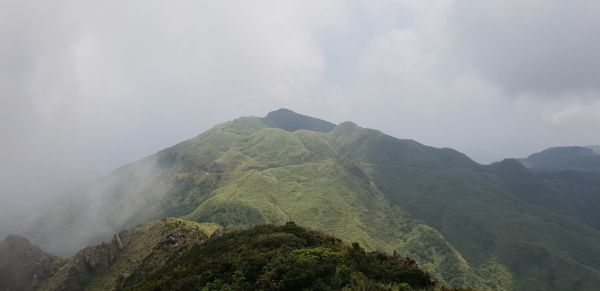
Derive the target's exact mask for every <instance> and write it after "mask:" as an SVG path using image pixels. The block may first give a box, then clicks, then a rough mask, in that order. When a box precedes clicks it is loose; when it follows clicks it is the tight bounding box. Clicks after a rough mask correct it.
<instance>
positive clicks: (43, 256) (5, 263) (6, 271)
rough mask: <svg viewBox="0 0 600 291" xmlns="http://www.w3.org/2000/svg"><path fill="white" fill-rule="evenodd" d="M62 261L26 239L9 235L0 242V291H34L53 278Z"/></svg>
mask: <svg viewBox="0 0 600 291" xmlns="http://www.w3.org/2000/svg"><path fill="white" fill-rule="evenodd" d="M60 265H61V260H60V259H59V258H57V257H55V256H52V255H50V254H48V253H46V252H44V251H42V250H41V249H40V248H38V247H37V246H35V245H33V244H31V243H30V242H29V241H28V240H27V239H26V238H24V237H20V236H16V235H9V236H7V237H6V238H5V239H4V240H2V241H1V242H0V290H6V291H12V290H15V291H16V290H34V289H36V288H37V287H38V286H39V284H40V282H41V281H43V280H45V279H47V278H49V277H50V276H52V275H53V274H54V273H56V271H57V270H58V268H59V267H60Z"/></svg>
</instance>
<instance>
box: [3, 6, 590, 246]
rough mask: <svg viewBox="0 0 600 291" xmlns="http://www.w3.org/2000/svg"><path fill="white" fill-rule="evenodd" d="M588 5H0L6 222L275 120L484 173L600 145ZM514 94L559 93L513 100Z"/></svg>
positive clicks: (4, 208)
mask: <svg viewBox="0 0 600 291" xmlns="http://www.w3.org/2000/svg"><path fill="white" fill-rule="evenodd" d="M498 3H505V4H498ZM495 5H502V6H501V7H495ZM598 7H599V5H598V4H596V2H595V1H569V2H559V1H556V0H552V1H518V2H517V1H509V2H506V1H502V2H500V1H495V2H492V1H469V2H467V1H448V0H399V1H372V0H368V1H367V0H364V1H363V0H361V1H342V0H331V1H324V0H314V1H252V2H248V1H184V0H182V1H175V2H169V3H167V2H164V1H99V2H88V1H85V2H83V1H74V0H73V1H68V0H64V1H61V0H57V1H43V2H40V1H16V0H15V1H11V0H4V1H3V0H0V119H1V122H0V138H1V139H2V140H1V142H0V160H2V163H0V223H2V222H6V221H8V219H6V217H7V214H10V213H12V212H16V213H17V214H20V213H22V212H24V211H23V208H26V207H31V206H32V205H35V204H44V202H45V201H46V200H52V198H53V197H55V196H56V195H59V194H60V193H64V192H68V190H69V189H72V188H75V187H77V186H78V185H80V184H82V183H84V182H85V181H88V180H90V179H92V178H94V177H97V176H100V175H102V174H104V173H106V172H108V171H110V170H111V169H114V168H116V167H118V166H121V165H123V164H126V163H129V162H132V161H135V160H138V159H140V158H142V157H144V156H147V155H150V154H152V153H154V152H156V151H158V150H160V149H162V148H165V147H167V146H170V145H173V144H175V143H177V142H180V141H182V140H184V139H186V138H190V137H193V136H195V135H197V134H199V133H200V132H202V131H204V130H206V129H208V128H209V127H210V126H212V125H214V124H217V123H219V122H223V121H226V120H230V119H233V118H236V117H238V116H243V115H263V114H265V113H267V112H268V111H270V110H273V109H276V108H281V107H286V108H290V109H293V110H295V111H298V112H300V113H303V114H308V115H314V116H318V117H320V118H324V119H328V120H331V121H333V122H341V121H345V120H352V121H355V122H356V123H358V124H360V125H364V126H367V127H373V128H377V129H381V130H383V131H385V132H387V133H389V134H391V135H394V136H397V137H402V138H413V139H416V140H418V141H421V142H423V143H426V144H431V145H434V146H450V147H454V148H457V149H458V150H461V151H464V152H465V153H466V154H468V155H470V156H472V157H474V158H475V159H476V160H478V161H480V162H491V161H494V160H498V159H501V158H503V157H506V156H522V155H526V154H528V153H531V152H533V151H537V150H539V149H542V148H544V147H545V146H551V145H558V144H598V143H600V141H598V140H597V138H596V137H593V136H591V135H590V134H589V132H593V131H594V130H597V128H598V126H600V118H599V117H598V116H597V114H596V112H597V110H598V108H600V101H598V102H596V100H595V99H593V98H588V97H586V96H596V95H598V92H599V91H600V90H599V88H598V86H599V84H600V82H599V80H598V76H600V72H599V71H598V70H599V68H600V57H599V55H598V54H599V53H598V52H599V51H600V47H599V46H600V45H599V41H598V37H596V35H595V34H594V32H596V31H597V30H598V28H599V22H600V20H599V19H600V12H599V11H598V9H599V8H598ZM590 91H591V92H590ZM507 92H508V93H507ZM523 92H534V93H535V95H537V96H542V97H543V96H555V95H565V94H568V95H569V96H571V97H570V98H562V99H560V98H554V99H551V98H538V99H535V98H533V99H535V100H533V99H532V100H529V99H528V98H521V99H519V98H507V97H508V96H510V95H515V94H521V93H523ZM580 92H587V93H586V94H582V93H580ZM557 100H559V101H557ZM594 139H595V140H594ZM3 229H6V226H3V225H0V234H1V233H2V231H3Z"/></svg>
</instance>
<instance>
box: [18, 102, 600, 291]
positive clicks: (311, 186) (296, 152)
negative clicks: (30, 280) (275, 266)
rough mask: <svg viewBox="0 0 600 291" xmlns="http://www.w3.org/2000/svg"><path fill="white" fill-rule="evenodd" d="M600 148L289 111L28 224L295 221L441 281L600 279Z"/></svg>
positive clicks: (510, 285) (506, 284) (129, 172)
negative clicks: (390, 129)
mask: <svg viewBox="0 0 600 291" xmlns="http://www.w3.org/2000/svg"><path fill="white" fill-rule="evenodd" d="M597 156H598V155H597V154H595V153H593V151H592V150H591V149H589V148H567V149H550V150H549V151H545V152H542V153H539V154H534V155H532V156H530V157H529V158H527V159H525V160H515V159H507V160H504V161H502V162H498V163H494V164H491V165H480V164H478V163H476V162H474V161H473V160H471V159H470V158H468V157H467V156H466V155H464V154H462V153H460V152H457V151H455V150H452V149H448V148H434V147H429V146H425V145H422V144H420V143H418V142H416V141H413V140H408V139H397V138H394V137H391V136H388V135H385V134H383V133H381V132H379V131H376V130H372V129H366V128H362V127H360V126H358V125H356V124H354V123H352V122H343V123H341V124H338V125H335V124H332V123H330V122H327V121H323V120H319V119H316V118H312V117H308V116H304V115H300V114H297V113H294V112H292V111H289V110H285V109H282V110H277V111H274V112H271V113H269V114H268V115H267V116H266V117H263V118H259V117H242V118H239V119H236V120H233V121H229V122H226V123H223V124H219V125H217V126H215V127H213V128H211V129H210V130H208V131H206V132H204V133H202V134H201V135H199V136H197V137H195V138H192V139H190V140H187V141H184V142H182V143H179V144H177V145H175V146H173V147H170V148H167V149H165V150H162V151H160V152H158V153H156V154H155V155H152V156H150V157H147V158H145V159H143V160H141V161H139V162H135V163H132V164H130V165H127V166H125V167H122V168H120V169H117V170H116V171H114V172H113V173H111V174H110V175H108V176H106V177H103V178H101V179H99V180H97V181H95V182H92V183H90V184H88V185H85V186H84V187H82V188H81V189H80V190H79V191H76V192H75V193H73V194H72V195H70V196H69V197H68V198H66V199H62V200H58V201H56V202H55V205H49V206H48V209H49V210H48V211H47V212H43V213H41V215H40V217H39V219H38V220H37V222H36V223H35V224H34V226H32V227H31V228H30V229H29V230H28V231H27V232H25V233H24V235H25V236H26V237H28V238H30V239H31V240H32V241H33V242H35V243H36V244H38V245H40V246H42V247H43V248H44V249H47V250H50V251H51V252H54V253H59V254H63V255H70V254H72V253H73V252H74V251H75V250H76V249H79V248H80V247H82V246H84V245H87V244H89V243H92V242H98V241H101V240H106V239H108V238H110V237H111V236H112V235H113V233H114V232H117V231H118V230H120V229H126V228H134V227H135V225H137V224H140V223H148V222H150V221H153V220H155V219H158V218H161V217H178V218H182V219H186V220H190V221H195V222H202V223H213V224H217V225H219V226H220V227H223V228H225V229H226V230H228V231H231V230H237V229H247V228H250V227H253V226H255V225H261V224H276V225H283V224H285V223H286V222H287V221H295V222H296V223H298V224H300V225H305V226H307V227H309V228H313V229H318V230H320V231H323V232H325V233H328V234H332V235H334V236H336V237H339V238H340V239H342V240H343V241H345V242H358V243H360V245H361V246H362V247H364V248H365V249H366V250H369V251H374V250H378V251H381V252H385V253H388V254H392V253H394V252H397V253H398V254H400V255H402V256H407V257H411V258H414V259H415V260H416V261H417V262H418V263H419V265H420V266H422V267H423V268H424V269H426V270H428V271H430V272H431V273H432V274H433V275H434V276H435V277H436V278H437V279H438V280H439V281H440V283H441V284H450V285H452V286H455V287H472V288H475V289H477V290H596V289H597V287H598V286H600V174H599V172H598V171H596V168H595V166H594V165H595V164H594V162H593V161H595V159H596V158H597ZM590 161H591V162H590ZM524 165H525V166H524Z"/></svg>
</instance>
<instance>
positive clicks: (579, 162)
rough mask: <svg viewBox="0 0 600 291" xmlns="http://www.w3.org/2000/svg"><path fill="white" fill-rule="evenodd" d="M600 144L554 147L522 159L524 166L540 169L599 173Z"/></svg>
mask: <svg viewBox="0 0 600 291" xmlns="http://www.w3.org/2000/svg"><path fill="white" fill-rule="evenodd" d="M599 152H600V146H588V147H579V146H571V147H554V148H549V149H547V150H544V151H542V152H539V153H535V154H532V155H530V156H529V157H527V158H526V159H523V160H522V162H523V164H524V165H525V166H527V167H529V168H531V169H535V170H542V171H555V172H556V171H564V170H575V171H593V172H599V173H600V154H599Z"/></svg>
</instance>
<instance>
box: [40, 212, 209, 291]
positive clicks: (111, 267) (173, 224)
mask: <svg viewBox="0 0 600 291" xmlns="http://www.w3.org/2000/svg"><path fill="white" fill-rule="evenodd" d="M217 227H218V226H216V225H209V224H199V223H195V222H189V221H184V220H180V219H173V218H164V219H161V220H158V221H155V222H153V223H150V224H146V225H141V226H139V227H138V228H136V229H135V230H133V231H131V232H130V231H122V232H119V233H117V234H115V235H113V237H112V240H110V241H109V242H104V243H101V244H99V245H95V246H89V247H86V248H84V249H82V250H80V251H79V252H77V254H76V255H75V256H74V257H73V258H71V260H69V262H68V263H66V264H65V265H64V266H63V267H62V268H61V269H60V270H59V271H58V272H57V273H56V274H55V275H54V276H53V277H52V278H50V279H48V280H47V281H46V282H44V284H42V286H41V288H40V290H53V291H55V290H61V291H68V290H84V289H89V290H118V289H121V288H122V284H123V283H124V282H127V281H130V280H132V278H130V276H131V274H133V273H136V272H137V273H149V272H152V271H153V270H156V269H157V268H158V267H159V266H162V265H163V264H164V263H165V262H166V261H167V260H168V259H169V258H173V257H177V256H178V255H180V254H181V253H183V252H185V251H187V250H188V249H190V248H191V247H193V246H194V245H197V244H201V243H203V242H205V241H206V240H207V239H208V235H209V234H211V233H213V232H215V229H217Z"/></svg>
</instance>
